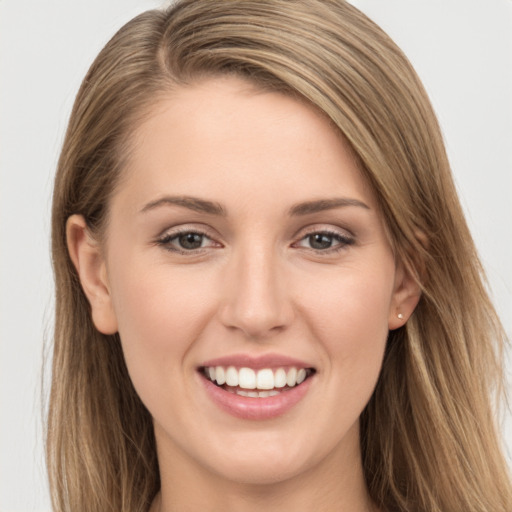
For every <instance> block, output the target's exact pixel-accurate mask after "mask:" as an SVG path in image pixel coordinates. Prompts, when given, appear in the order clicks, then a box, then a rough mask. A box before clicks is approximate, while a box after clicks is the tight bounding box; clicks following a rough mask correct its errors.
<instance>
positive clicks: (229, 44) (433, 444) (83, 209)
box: [47, 0, 512, 512]
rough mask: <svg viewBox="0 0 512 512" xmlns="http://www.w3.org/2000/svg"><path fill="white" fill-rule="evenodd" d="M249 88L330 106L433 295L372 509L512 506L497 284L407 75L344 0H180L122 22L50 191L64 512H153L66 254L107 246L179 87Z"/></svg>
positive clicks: (146, 471) (368, 463) (388, 393)
mask: <svg viewBox="0 0 512 512" xmlns="http://www.w3.org/2000/svg"><path fill="white" fill-rule="evenodd" d="M218 74H236V75H239V76H243V77H245V78H247V79H248V80H251V81H252V82H253V83H255V84H256V85H258V86H259V87H262V88H264V89H267V90H274V91H280V92H282V93H284V94H290V95H293V96H295V97H297V98H301V99H302V100H305V101H307V102H309V103H310V104H311V105H312V106H314V108H316V109H318V110H319V111H321V112H323V113H324V114H325V115H326V116H327V117H328V118H329V119H330V121H331V122H332V123H333V125H335V126H336V127H337V128H338V129H339V130H340V132H341V133H343V134H344V136H345V138H346V139H347V140H348V141H349V143H350V145H351V146H352V148H353V149H354V151H355V153H356V154H357V155H358V157H359V159H360V163H361V167H362V169H363V171H364V173H365V175H366V177H367V179H368V181H369V182H370V183H371V185H372V187H373V189H374V191H375V194H376V196H377V197H378V200H379V202H380V206H381V208H382V212H383V215H384V218H385V221H386V227H387V229H388V231H389V234H390V237H391V240H392V243H393V247H394V250H395V252H396V255H397V259H399V260H400V261H401V262H402V263H403V264H404V265H405V266H406V267H407V268H408V269H409V271H410V272H411V273H412V274H413V275H414V276H416V278H417V280H418V282H419V283H421V287H422V292H423V294H422V298H421V300H420V303H419V304H418V306H417V308H416V310H415V312H414V314H413V315H412V317H411V318H410V320H409V321H408V322H407V324H406V325H405V326H404V327H402V328H400V329H398V330H396V331H392V332H391V333H390V335H389V340H388V345H387V350H386V355H385V360H384V365H383V369H382V372H381V376H380V379H379V382H378V384H377V387H376V389H375V392H374V394H373V396H372V398H371V400H370V402H369V404H368V405H367V407H366V409H365V411H364V412H363V414H362V417H361V450H362V456H363V467H364V474H365V477H366V481H367V486H368V490H369V493H370V496H371V498H372V499H373V500H374V502H375V503H376V505H377V506H379V507H380V508H381V509H382V510H386V511H404V512H405V511H411V510H414V511H424V512H427V511H428V512H447V511H465V512H490V511H492V512H510V510H512V490H511V484H510V478H509V474H508V471H507V467H506V463H505V461H504V459H503V456H502V453H501V447H500V441H499V435H498V434H497V431H496V425H495V410H494V406H493V405H494V404H493V402H492V401H491V396H492V395H493V394H495V393H496V392H499V391H500V390H501V386H502V382H503V376H502V367H501V359H502V350H503V345H504V343H505V336H504V334H503V330H502V328H501V325H500V323H499V320H498V318H497V316H496V314H495V311H494V309H493V307H492V305H491V302H490V301H489V298H488V295H487V293H486V289H485V286H484V284H483V272H482V268H481V266H480V263H479V260H478V257H477V254H476V251H475V247H474V244H473V241H472V239H471V236H470V233H469V231H468V228H467V225H466V222H465V220H464V217H463V214H462V211H461V207H460V205H459V202H458V199H457V196H456V192H455V188H454V185H453V182H452V177H451V173H450V168H449V163H448V160H447V157H446V153H445V149H444V146H443V141H442V137H441V133H440V130H439V126H438V123H437V120H436V118H435V115H434V113H433V111H432V108H431V105H430V103H429V101H428V98H427V95H426V94H425V92H424V90H423V87H422V85H421V83H420V82H419V79H418V78H417V76H416V74H415V72H414V71H413V69H412V67H411V65H410V64H409V62H408V61H407V59H406V58H405V56H404V55H403V54H402V52H401V51H400V50H399V49H398V48H397V46H396V45H395V44H394V43H393V42H392V41H391V40H390V39H389V37H388V36H387V35H386V34H385V33H384V32H383V31H382V30H381V29H380V28H379V27H377V26H376V25H375V24H374V23H373V22H371V21H370V20H369V19H368V18H367V17H366V16H364V15H363V14H362V13H360V12H359V11H358V10H357V9H355V8H354V7H352V6H351V5H350V4H348V3H346V2H344V1H343V0H302V1H301V0H231V1H229V2H228V1H224V0H209V1H204V0H183V1H179V2H177V3H176V4H175V5H173V6H172V7H170V8H168V9H166V10H162V11H158V10H154V11H148V12H146V13H144V14H141V15H140V16H138V17H136V18H135V19H133V20H132V21H130V22H129V23H128V24H126V25H125V26H124V27H123V28H122V29H121V30H120V31H119V32H118V33H117V34H116V35H115V36H114V37H113V38H112V40H111V41H110V42H109V43H108V44H107V45H106V46H105V48H104V49H103V50H102V51H101V53H100V54H99V55H98V57H97V58H96V60H95V62H94V63H93V65H92V66H91V68H90V70H89V72H88V73H87V76H86V77H85V79H84V81H83V83H82V86H81V88H80V91H79V93H78V95H77V98H76V101H75V105H74V108H73V112H72V115H71V119H70V122H69V127H68V130H67V134H66V138H65V142H64V146H63V149H62V154H61V157H60V160H59V165H58V171H57V176H56V181H55V189H54V197H53V220H52V250H53V262H54V272H55V282H56V323H55V337H54V356H53V367H52V385H51V394H50V402H49V412H48V433H47V463H48V470H49V476H50V486H51V493H52V499H53V506H54V509H55V511H57V512H64V511H66V512H69V511H73V512H89V511H91V512H92V511H95V512H98V511H101V512H107V511H113V512H114V511H115V512H119V511H121V510H122V511H128V512H135V511H137V512H142V511H147V510H148V508H149V506H150V503H151V501H152V499H153V498H154V496H155V494H156V493H157V491H158V489H159V485H160V482H159V473H158V464H157V459H156V451H155V441H154V436H153V425H152V421H151V417H150V415H149V413H148V411H147V410H146V409H145V407H144V406H143V404H142V403H141V401H140V400H139V398H138V396H137V394H136V392H135V390H134V388H133V386H132V384H131V382H130V378H129V376H128V372H127V370H126V366H125V363H124V360H123V354H122V351H121V347H120V343H119V339H118V337H117V335H115V336H105V335H103V334H100V333H99V332H98V331H97V330H96V329H95V328H94V326H93V324H92V321H91V316H90V308H89V305H88V302H87V299H86V298H85V295H84V293H83V291H82V289H81V287H80V283H79V279H78V276H77V274H76V272H75V269H74V267H73V265H72V263H71V261H70V258H69V255H68V252H67V248H66V231H65V225H66V220H67V219H68V217H69V216H70V215H72V214H75V213H79V214H82V215H83V216H84V218H85V219H86V222H87V224H88V226H89V229H90V230H91V231H92V232H94V233H96V234H97V235H98V236H99V237H101V233H102V231H103V228H104V226H105V223H106V222H107V221H108V205H109V198H110V197H111V196H112V194H114V193H115V189H116V185H117V184H118V183H119V177H120V176H121V175H122V170H123V165H124V163H125V161H126V159H127V158H129V155H130V146H129V140H130V137H129V136H130V134H131V132H132V131H133V129H134V127H135V126H137V124H138V123H139V122H140V120H141V119H142V118H143V116H144V115H145V114H146V113H147V112H148V110H149V108H150V106H151V105H152V104H153V103H154V102H156V101H157V99H158V98H159V97H161V96H162V95H168V94H172V90H173V87H175V86H177V85H186V84H187V83H191V82H192V81H195V80H198V79H200V78H201V77H204V76H208V75H218Z"/></svg>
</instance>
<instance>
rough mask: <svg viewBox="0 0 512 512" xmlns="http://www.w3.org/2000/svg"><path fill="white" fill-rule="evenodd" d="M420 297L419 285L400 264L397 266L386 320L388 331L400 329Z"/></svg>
mask: <svg viewBox="0 0 512 512" xmlns="http://www.w3.org/2000/svg"><path fill="white" fill-rule="evenodd" d="M420 297H421V288H420V285H419V284H418V283H417V281H416V280H415V279H414V278H413V276H412V275H411V273H410V272H409V271H408V270H407V269H405V268H404V266H403V265H402V264H398V265H397V269H396V273H395V288H394V291H393V298H392V300H391V307H390V310H389V318H388V328H389V330H390V331H392V330H393V329H398V328H399V327H402V326H403V325H404V324H405V323H406V322H407V320H408V319H409V317H410V316H411V315H412V313H413V311H414V309H415V308H416V306H417V305H418V302H419V300H420Z"/></svg>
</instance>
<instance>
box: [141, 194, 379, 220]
mask: <svg viewBox="0 0 512 512" xmlns="http://www.w3.org/2000/svg"><path fill="white" fill-rule="evenodd" d="M174 205H175V206H181V207H183V208H188V209H189V210H193V211H195V212H199V213H209V214H210V215H220V216H223V217H225V216H226V210H225V209H224V208H223V206H222V205H221V204H220V203H216V202H213V201H207V200H205V199H200V198H198V197H192V196H165V197H162V198H160V199H156V200H155V201H151V202H150V203H148V204H146V205H145V206H144V207H143V208H142V210H141V213H146V212H148V211H151V210H154V209H155V208H159V207H162V206H174ZM346 206H357V207H360V208H364V209H366V210H369V209H370V207H369V206H368V205H366V204H365V203H363V202H362V201H359V200H358V199H352V198H348V197H337V198H332V199H319V200H316V201H306V202H304V203H298V204H295V205H293V206H292V207H291V208H290V209H289V211H288V215H290V216H292V217H295V216H302V215H310V214H313V213H318V212H323V211H325V210H333V209H335V208H342V207H346Z"/></svg>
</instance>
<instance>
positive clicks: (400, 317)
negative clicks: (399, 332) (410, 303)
mask: <svg viewBox="0 0 512 512" xmlns="http://www.w3.org/2000/svg"><path fill="white" fill-rule="evenodd" d="M396 316H397V317H398V318H399V319H400V320H403V318H404V315H402V313H398V315H396Z"/></svg>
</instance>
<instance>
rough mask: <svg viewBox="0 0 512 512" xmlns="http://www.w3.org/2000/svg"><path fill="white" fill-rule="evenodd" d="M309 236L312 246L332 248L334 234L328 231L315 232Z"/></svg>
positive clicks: (315, 247)
mask: <svg viewBox="0 0 512 512" xmlns="http://www.w3.org/2000/svg"><path fill="white" fill-rule="evenodd" d="M307 238H308V242H309V245H310V246H311V248H312V249H317V250H318V249H320V250H321V249H330V248H331V247H332V244H333V241H334V236H333V235H329V234H327V233H314V234H313V235H309V236H308V237H307Z"/></svg>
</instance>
